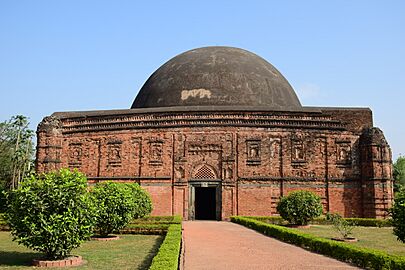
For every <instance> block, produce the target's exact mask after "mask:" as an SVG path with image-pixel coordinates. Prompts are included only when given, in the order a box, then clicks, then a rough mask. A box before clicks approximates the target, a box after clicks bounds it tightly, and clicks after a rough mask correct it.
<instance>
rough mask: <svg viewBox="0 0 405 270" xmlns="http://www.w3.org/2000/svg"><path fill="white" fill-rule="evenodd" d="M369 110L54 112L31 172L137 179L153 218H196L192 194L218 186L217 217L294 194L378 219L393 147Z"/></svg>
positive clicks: (387, 195)
mask: <svg viewBox="0 0 405 270" xmlns="http://www.w3.org/2000/svg"><path fill="white" fill-rule="evenodd" d="M372 126H373V124H372V116H371V111H370V110H368V109H341V110H339V109H329V108H304V109H303V110H302V111H300V112H297V111H295V112H294V111H291V112H280V111H246V110H240V111H224V110H215V111H213V110H206V111H203V110H200V111H198V110H194V111H185V110H165V111H163V110H156V109H155V110H148V109H130V110H119V111H94V112H76V113H74V112H72V113H55V114H53V115H52V116H50V117H46V118H44V120H43V121H42V122H41V124H40V125H39V127H38V144H37V150H38V151H37V171H38V172H46V171H51V170H55V169H58V168H63V167H68V168H71V169H78V170H80V171H82V172H83V173H85V174H86V175H87V176H88V179H89V181H90V182H91V183H94V182H98V181H105V180H115V181H130V182H138V183H140V184H141V185H142V186H143V187H144V188H145V189H146V190H148V191H149V193H150V194H151V197H152V200H153V205H154V210H153V214H154V215H172V214H179V215H182V216H183V217H184V218H185V219H193V218H195V213H194V203H195V198H194V197H193V196H194V193H193V192H194V190H195V189H198V188H199V187H209V186H210V187H215V188H216V189H217V193H216V196H217V207H218V209H219V210H218V215H219V216H218V217H217V218H218V219H227V218H229V217H230V216H231V215H277V211H276V205H277V202H278V201H279V199H280V197H281V196H283V195H286V194H288V193H289V192H291V191H293V190H299V189H306V190H311V191H314V192H316V193H317V194H319V196H321V198H322V201H323V205H324V211H325V212H327V211H329V212H335V213H340V214H342V215H344V216H347V217H354V216H356V217H384V216H386V214H387V213H386V210H387V209H388V208H389V207H390V206H391V202H392V168H391V150H390V148H389V146H388V144H387V142H386V140H385V138H384V136H383V134H382V132H381V131H380V130H379V129H376V128H373V127H372Z"/></svg>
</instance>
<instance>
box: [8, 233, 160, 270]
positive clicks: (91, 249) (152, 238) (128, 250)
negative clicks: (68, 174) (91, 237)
mask: <svg viewBox="0 0 405 270" xmlns="http://www.w3.org/2000/svg"><path fill="white" fill-rule="evenodd" d="M163 239H164V237H163V236H156V235H120V239H119V240H117V241H107V242H104V241H88V242H85V243H83V245H82V246H81V247H80V248H78V249H76V250H73V252H72V254H73V255H81V256H82V257H83V259H84V260H85V261H86V264H85V265H82V266H80V267H74V268H69V269H112V270H118V269H148V268H149V265H150V263H151V261H152V259H153V257H154V256H155V255H156V253H157V250H158V249H159V246H160V244H161V243H162V241H163ZM40 256H41V254H40V253H38V252H34V251H32V250H30V249H27V248H25V247H23V246H20V245H18V244H17V243H15V242H13V241H12V240H11V236H10V233H9V232H0V269H30V268H33V267H32V266H30V263H31V261H32V259H33V258H38V257H40ZM58 269H60V268H58Z"/></svg>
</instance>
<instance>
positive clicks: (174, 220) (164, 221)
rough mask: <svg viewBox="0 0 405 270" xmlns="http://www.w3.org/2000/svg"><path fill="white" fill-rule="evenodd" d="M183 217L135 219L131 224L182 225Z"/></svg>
mask: <svg viewBox="0 0 405 270" xmlns="http://www.w3.org/2000/svg"><path fill="white" fill-rule="evenodd" d="M181 221H182V218H181V216H147V217H143V218H138V219H133V220H132V221H131V224H181Z"/></svg>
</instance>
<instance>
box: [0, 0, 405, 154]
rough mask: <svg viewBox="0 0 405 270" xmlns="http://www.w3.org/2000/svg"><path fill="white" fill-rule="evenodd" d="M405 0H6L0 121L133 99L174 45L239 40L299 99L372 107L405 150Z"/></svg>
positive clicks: (0, 15)
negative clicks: (404, 122)
mask: <svg viewBox="0 0 405 270" xmlns="http://www.w3.org/2000/svg"><path fill="white" fill-rule="evenodd" d="M404 41H405V1H401V0H398V1H380V0H379V1H373V0H367V1H361V0H356V1H353V0H350V1H349V0H340V1H337V0H336V1H321V0H319V1H309V0H306V1H269V0H268V1H254V0H250V1H235V0H234V1H218V0H217V1H208V0H204V1H198V2H197V1H156V0H155V1H119V0H117V1H102V0H94V1H91V0H86V1H83V0H76V1H75V0H69V1H67V0H66V1H62V0H61V1H51V0H49V1H41V0H36V1H28V0H27V1H19V0H8V1H7V0H0V93H1V95H0V100H1V102H0V121H4V120H6V119H9V118H10V117H11V116H12V115H16V114H23V115H26V116H28V117H29V118H30V120H31V128H32V129H36V126H37V124H38V123H39V122H40V121H41V119H42V118H43V117H44V116H47V115H50V114H52V113H53V112H55V111H75V110H104V109H122V108H129V107H130V106H131V104H132V101H133V99H134V98H135V96H136V94H137V92H138V90H139V89H140V88H141V86H142V84H143V83H144V82H145V80H146V79H147V78H148V77H149V75H150V74H151V73H152V72H153V71H154V70H155V69H157V68H158V67H159V66H160V65H162V64H163V63H164V62H165V61H167V60H169V59H170V58H172V57H173V56H175V55H177V54H179V53H182V52H184V51H186V50H190V49H193V48H197V47H203V46H209V45H224V46H235V47H240V48H244V49H247V50H249V51H252V52H254V53H256V54H258V55H260V56H262V57H263V58H265V59H266V60H268V61H269V62H270V63H272V64H273V65H274V66H275V67H276V68H277V69H279V70H280V71H281V73H282V74H283V75H284V76H285V77H286V78H287V80H288V81H289V82H290V83H291V84H292V86H293V88H294V89H295V90H296V92H297V93H298V95H299V97H300V100H301V103H303V104H304V105H308V106H310V105H315V106H347V107H351V106H353V107H356V106H360V107H370V108H371V109H372V110H373V113H374V121H375V126H377V127H380V128H381V129H383V130H384V132H385V135H386V137H387V139H388V141H389V143H390V144H391V147H392V149H393V153H394V158H396V157H397V156H398V155H399V154H401V153H402V154H405V129H404V127H402V120H401V119H402V118H403V114H402V113H403V111H404V107H402V106H403V104H404V102H405V88H404V86H405V42H404Z"/></svg>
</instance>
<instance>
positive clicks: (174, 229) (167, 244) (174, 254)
mask: <svg viewBox="0 0 405 270" xmlns="http://www.w3.org/2000/svg"><path fill="white" fill-rule="evenodd" d="M180 245H181V225H180V224H172V225H170V227H169V229H168V230H167V234H166V237H165V240H164V241H163V243H162V245H161V246H160V248H159V251H158V254H157V255H156V256H155V257H154V258H153V261H152V265H151V266H150V268H149V269H150V270H160V269H161V270H170V269H172V270H177V269H178V264H179V256H180Z"/></svg>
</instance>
